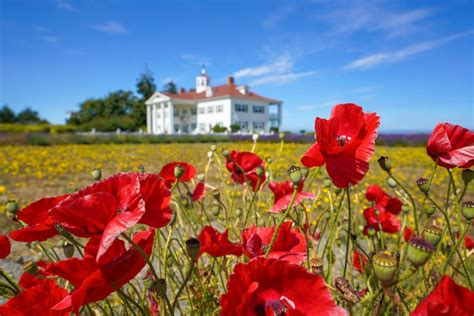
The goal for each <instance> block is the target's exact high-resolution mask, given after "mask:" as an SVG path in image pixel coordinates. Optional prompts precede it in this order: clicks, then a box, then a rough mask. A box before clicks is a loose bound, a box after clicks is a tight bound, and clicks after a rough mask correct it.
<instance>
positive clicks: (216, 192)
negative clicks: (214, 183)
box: [211, 189, 221, 201]
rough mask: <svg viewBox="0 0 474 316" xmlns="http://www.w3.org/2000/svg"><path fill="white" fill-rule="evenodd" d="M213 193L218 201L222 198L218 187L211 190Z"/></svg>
mask: <svg viewBox="0 0 474 316" xmlns="http://www.w3.org/2000/svg"><path fill="white" fill-rule="evenodd" d="M211 195H212V197H213V198H215V199H216V200H217V201H220V200H221V192H220V191H219V190H218V189H214V190H212V192H211Z"/></svg>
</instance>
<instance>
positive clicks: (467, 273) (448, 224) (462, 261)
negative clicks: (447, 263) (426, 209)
mask: <svg viewBox="0 0 474 316" xmlns="http://www.w3.org/2000/svg"><path fill="white" fill-rule="evenodd" d="M426 198H427V199H428V200H430V202H431V203H433V205H434V206H435V207H436V208H437V209H438V210H439V211H440V212H441V214H443V217H444V220H445V221H446V225H447V226H448V232H449V235H450V237H451V242H452V243H453V244H455V243H456V242H455V241H456V238H455V236H454V233H453V230H452V228H451V222H450V221H449V216H448V213H447V212H445V211H444V210H443V209H442V208H441V207H440V206H439V205H438V203H436V202H435V201H434V200H433V199H432V198H431V197H430V196H429V195H428V194H426ZM468 227H469V225H468ZM453 250H454V251H455V252H456V254H457V255H458V257H459V260H460V261H461V265H462V267H463V270H464V273H465V274H466V279H467V282H468V283H469V288H470V289H471V290H474V288H473V286H472V282H471V278H470V277H469V272H468V271H467V268H466V263H465V262H464V260H463V258H462V256H461V253H460V252H459V250H458V249H457V247H454V248H453Z"/></svg>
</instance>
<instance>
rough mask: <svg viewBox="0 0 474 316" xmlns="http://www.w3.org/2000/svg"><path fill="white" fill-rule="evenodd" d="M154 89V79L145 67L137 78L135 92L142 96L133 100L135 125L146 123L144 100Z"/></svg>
mask: <svg viewBox="0 0 474 316" xmlns="http://www.w3.org/2000/svg"><path fill="white" fill-rule="evenodd" d="M155 91H156V85H155V80H154V79H153V74H152V73H151V72H150V70H149V69H148V68H147V67H145V71H143V72H142V73H141V74H140V77H139V78H138V80H137V92H138V94H140V95H141V96H142V97H141V99H140V100H139V102H135V103H134V106H133V107H132V114H131V115H132V118H133V120H134V121H135V122H136V124H137V126H144V125H145V124H146V105H145V102H146V100H148V99H149V98H150V97H151V96H152V95H153V93H155Z"/></svg>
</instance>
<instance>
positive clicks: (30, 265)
mask: <svg viewBox="0 0 474 316" xmlns="http://www.w3.org/2000/svg"><path fill="white" fill-rule="evenodd" d="M23 271H25V272H26V273H29V274H33V275H37V274H38V265H37V264H36V262H34V261H28V262H26V263H25V264H24V265H23Z"/></svg>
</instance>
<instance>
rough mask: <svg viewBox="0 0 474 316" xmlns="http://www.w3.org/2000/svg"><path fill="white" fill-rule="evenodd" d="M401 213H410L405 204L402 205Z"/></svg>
mask: <svg viewBox="0 0 474 316" xmlns="http://www.w3.org/2000/svg"><path fill="white" fill-rule="evenodd" d="M402 212H403V214H408V213H409V212H410V207H409V206H408V205H406V204H403V205H402Z"/></svg>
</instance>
